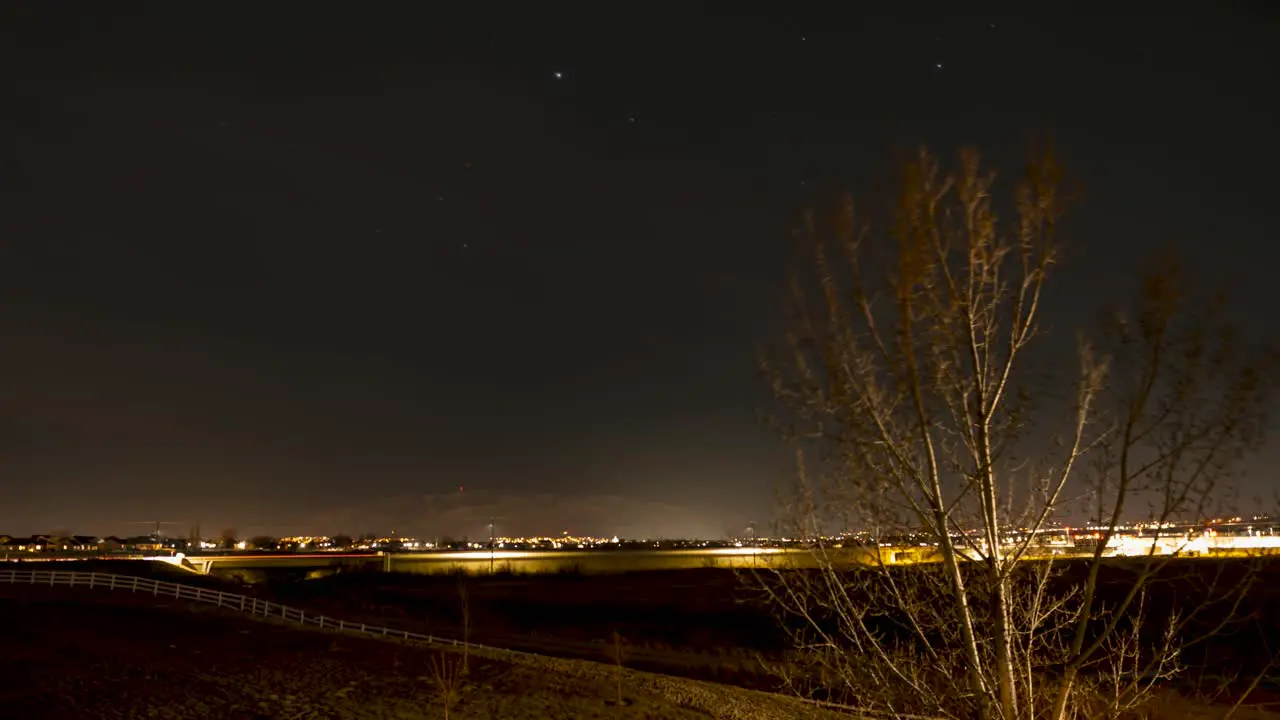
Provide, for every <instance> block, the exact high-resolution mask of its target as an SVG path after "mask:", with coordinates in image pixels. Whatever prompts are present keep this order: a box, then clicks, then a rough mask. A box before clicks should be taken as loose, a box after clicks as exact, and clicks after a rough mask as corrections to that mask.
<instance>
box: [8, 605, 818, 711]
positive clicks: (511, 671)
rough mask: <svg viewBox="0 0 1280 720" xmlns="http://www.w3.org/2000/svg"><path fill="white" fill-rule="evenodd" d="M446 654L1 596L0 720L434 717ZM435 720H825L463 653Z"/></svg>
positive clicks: (279, 628)
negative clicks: (461, 667)
mask: <svg viewBox="0 0 1280 720" xmlns="http://www.w3.org/2000/svg"><path fill="white" fill-rule="evenodd" d="M441 661H443V662H458V661H459V655H458V654H456V653H452V652H451V651H443V650H437V649H433V648H425V647H420V646H411V645H406V644H402V643H395V642H385V641H380V640H372V639H365V638H358V637H350V636H342V635H337V634H333V633H325V632H321V631H311V630H305V629H298V628H294V627H289V626H285V625H281V624H276V623H272V622H263V621H258V620H252V619H248V618H244V617H242V616H238V615H232V614H224V613H223V612H222V611H218V610H216V609H214V608H209V607H206V606H198V605H193V604H188V603H182V602H178V601H174V600H171V599H165V598H150V597H147V596H130V595H128V594H123V593H111V594H109V595H108V594H106V593H91V592H86V591H85V590H83V589H61V588H48V589H37V588H31V587H29V586H28V587H25V588H21V589H17V588H0V718H15V719H18V718H21V719H23V720H36V719H38V718H85V719H91V718H156V719H161V718H163V719H165V720H170V719H172V720H182V719H185V718H218V719H219V720H238V719H245V720H248V719H254V720H302V719H318V718H334V719H337V720H346V719H350V720H390V719H396V720H414V719H418V718H442V717H445V713H444V707H443V705H442V694H441V691H440V689H439V688H438V687H437V684H436V682H435V680H434V678H433V671H432V668H433V662H441ZM468 667H469V671H468V672H467V674H466V675H465V677H464V678H463V680H462V681H461V683H460V685H461V688H460V690H459V692H458V700H457V703H456V705H455V706H454V708H453V709H452V711H451V712H450V713H449V715H448V717H450V718H456V719H457V720H466V719H475V720H486V719H489V718H494V719H498V718H502V719H503V720H512V719H518V718H566V719H567V718H628V719H639V718H654V719H657V718H663V719H668V718H669V719H671V720H682V719H684V718H690V719H692V718H735V719H738V718H741V719H746V718H752V719H754V718H762V719H763V718H779V719H781V718H802V717H812V718H820V717H837V716H836V715H835V714H833V713H829V712H824V711H818V710H815V709H812V708H811V707H810V706H807V705H803V704H800V703H798V702H793V701H790V700H788V699H785V698H775V697H770V696H766V695H763V694H759V693H752V692H750V691H745V690H739V689H735V688H727V687H723V686H717V685H714V684H708V683H699V682H695V681H690V680H683V679H677V678H670V677H665V676H659V675H650V674H647V673H640V672H635V671H626V672H625V673H624V676H623V697H624V703H623V705H622V706H621V707H618V706H617V704H616V696H617V690H616V685H615V678H616V675H615V669H614V668H611V667H609V666H607V665H600V664H595V663H588V662H581V661H573V660H558V659H551V658H534V657H527V656H520V657H517V656H512V655H505V654H501V653H492V654H483V655H479V654H475V653H472V654H471V655H470V657H469V659H468Z"/></svg>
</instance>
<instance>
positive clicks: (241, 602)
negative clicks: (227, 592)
mask: <svg viewBox="0 0 1280 720" xmlns="http://www.w3.org/2000/svg"><path fill="white" fill-rule="evenodd" d="M240 612H244V596H243V595H241V596H240Z"/></svg>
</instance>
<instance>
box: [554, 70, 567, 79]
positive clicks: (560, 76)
mask: <svg viewBox="0 0 1280 720" xmlns="http://www.w3.org/2000/svg"><path fill="white" fill-rule="evenodd" d="M551 77H553V78H555V79H557V80H563V79H564V73H562V72H560V71H559V70H557V71H555V72H553V73H551Z"/></svg>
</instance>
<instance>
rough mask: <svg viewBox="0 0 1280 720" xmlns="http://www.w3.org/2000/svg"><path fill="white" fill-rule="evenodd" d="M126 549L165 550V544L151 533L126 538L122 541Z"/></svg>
mask: <svg viewBox="0 0 1280 720" xmlns="http://www.w3.org/2000/svg"><path fill="white" fill-rule="evenodd" d="M121 544H122V545H124V547H125V549H126V550H163V549H164V544H163V543H161V542H160V541H159V540H157V539H155V538H153V537H151V536H150V535H138V536H135V537H131V538H125V539H124V541H123V542H122V543H121Z"/></svg>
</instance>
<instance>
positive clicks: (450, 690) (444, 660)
mask: <svg viewBox="0 0 1280 720" xmlns="http://www.w3.org/2000/svg"><path fill="white" fill-rule="evenodd" d="M464 674H465V673H464V672H463V660H462V658H459V657H457V656H456V655H453V654H452V653H449V652H447V651H444V650H442V651H440V652H439V653H437V654H436V655H434V656H433V657H432V658H431V675H430V678H431V680H432V682H434V683H435V686H436V690H437V691H438V692H439V693H440V706H441V707H442V708H443V709H444V720H449V713H450V711H452V710H453V708H454V706H455V705H457V703H458V701H459V700H461V699H462V678H463V675H464Z"/></svg>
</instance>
